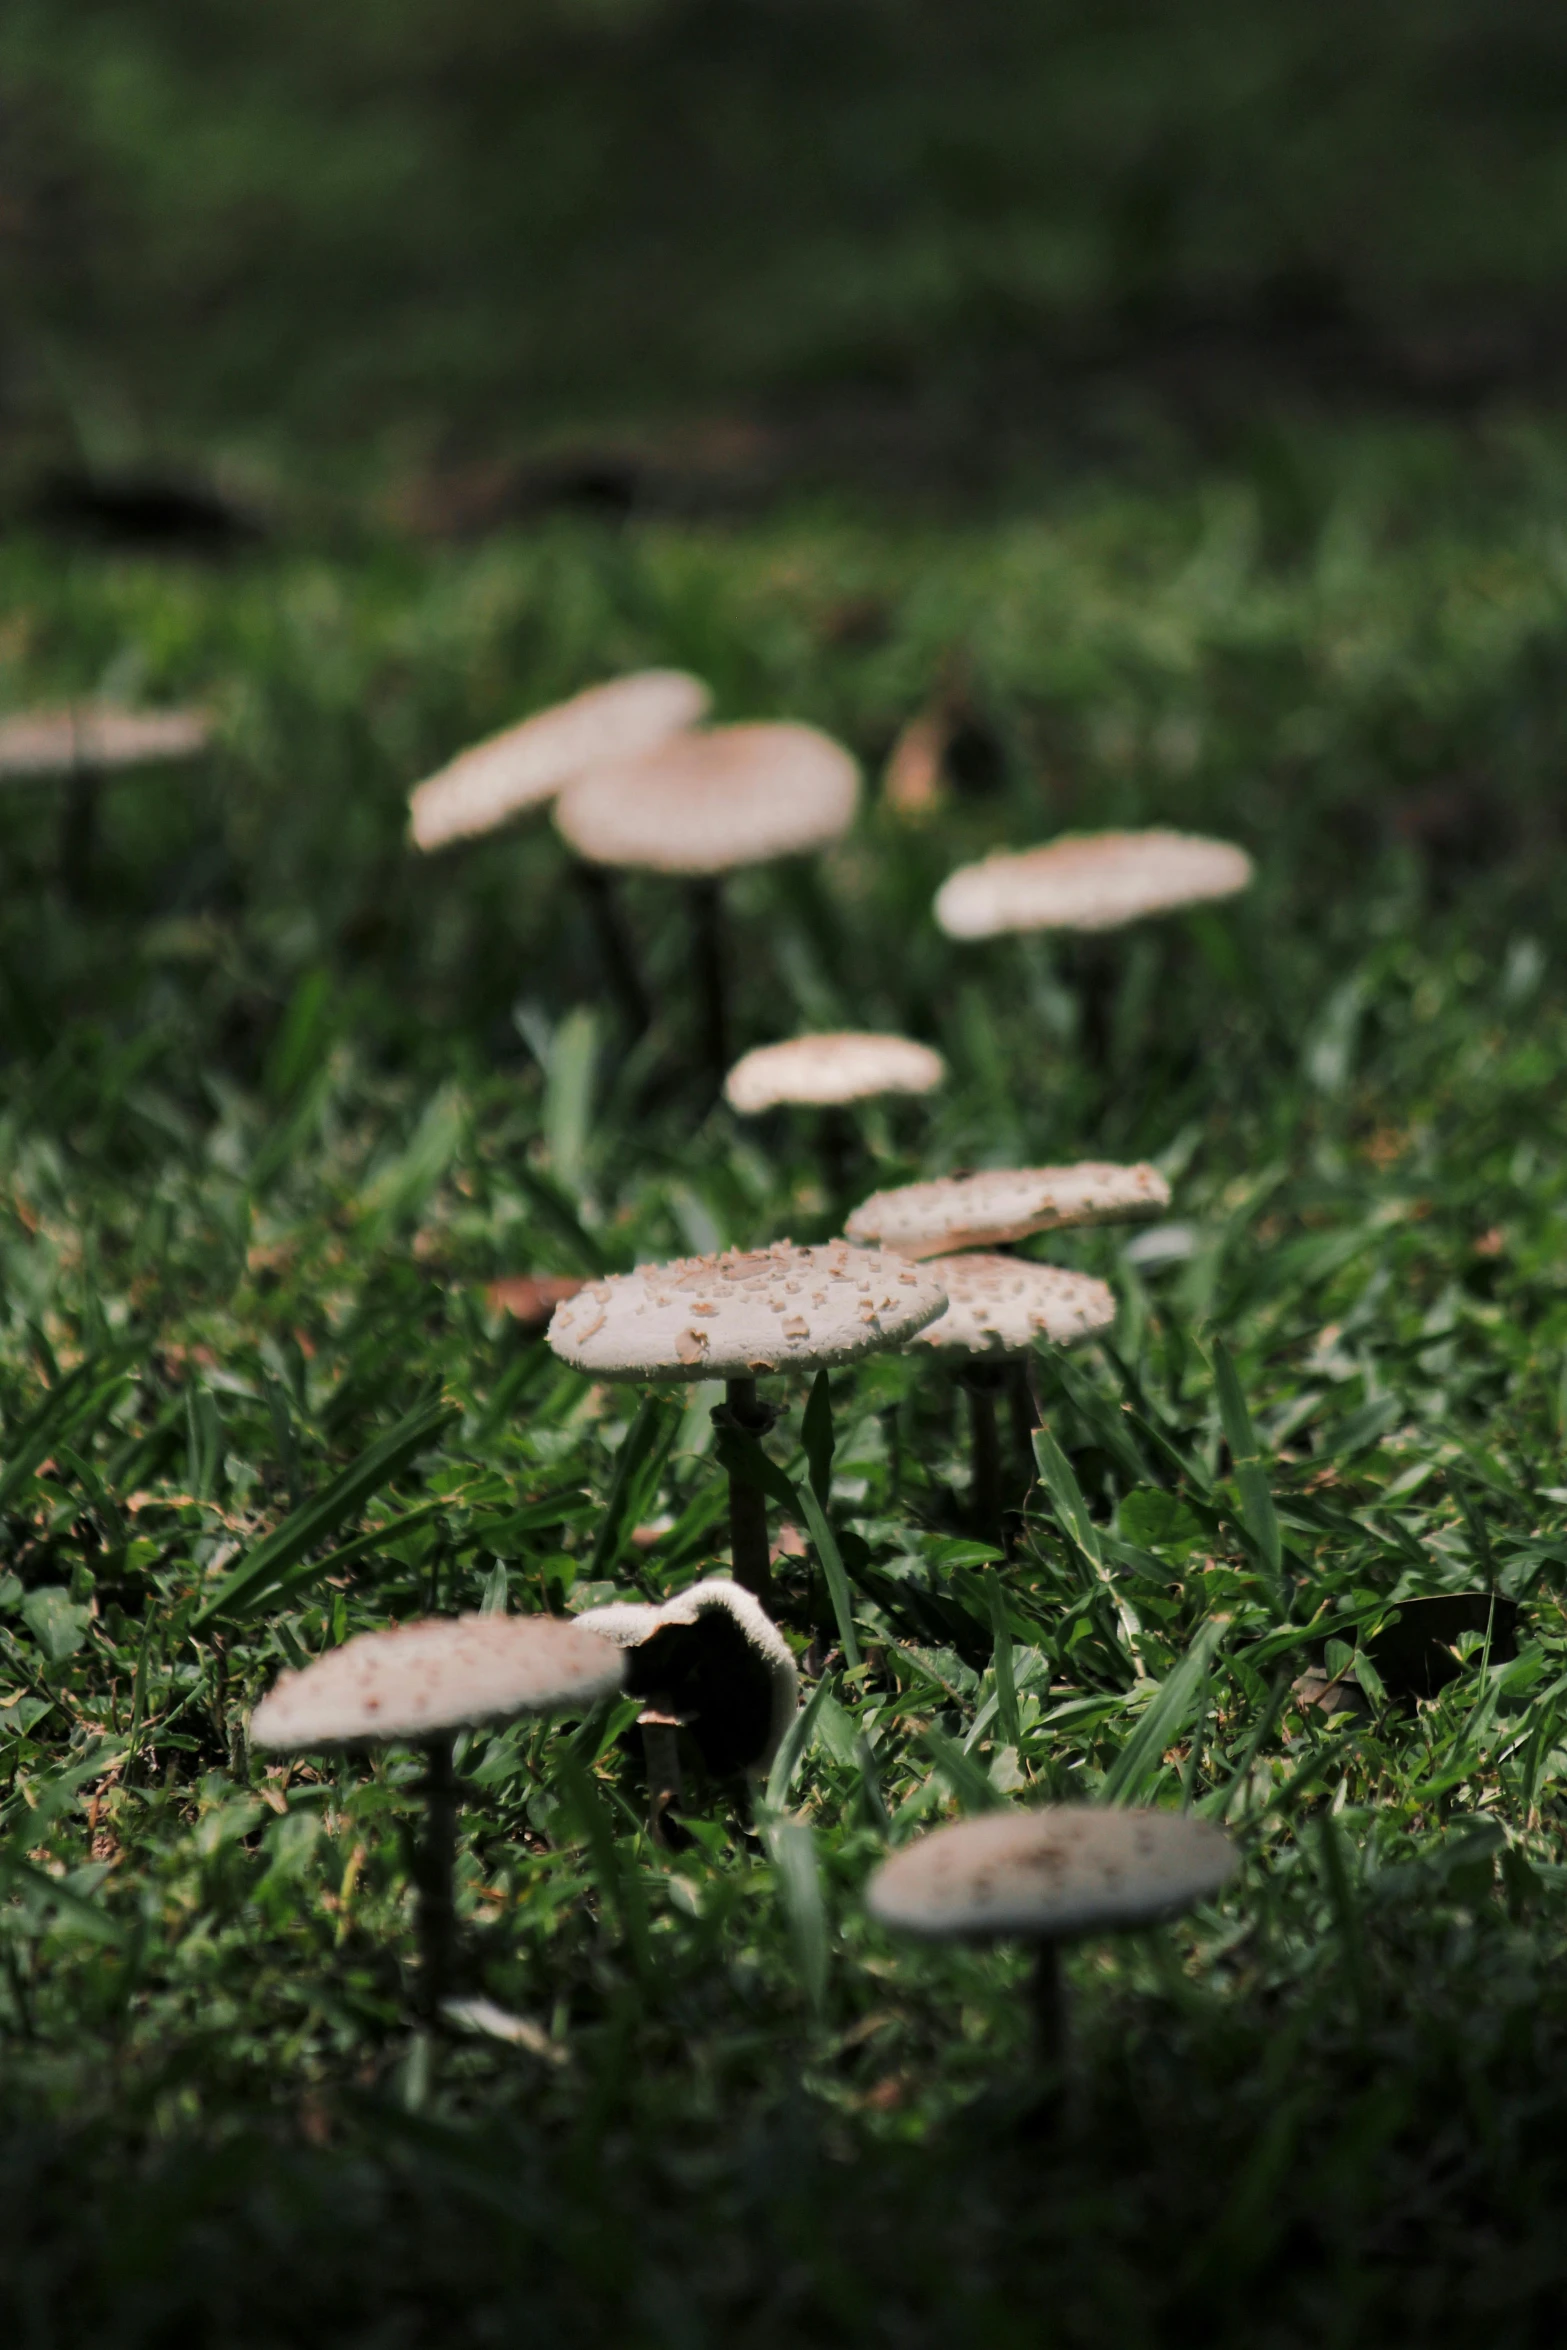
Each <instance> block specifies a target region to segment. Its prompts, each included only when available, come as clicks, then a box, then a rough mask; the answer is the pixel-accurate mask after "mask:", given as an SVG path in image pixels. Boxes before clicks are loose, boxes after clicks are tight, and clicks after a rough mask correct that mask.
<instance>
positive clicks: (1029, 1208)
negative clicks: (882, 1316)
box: [844, 1160, 1170, 1257]
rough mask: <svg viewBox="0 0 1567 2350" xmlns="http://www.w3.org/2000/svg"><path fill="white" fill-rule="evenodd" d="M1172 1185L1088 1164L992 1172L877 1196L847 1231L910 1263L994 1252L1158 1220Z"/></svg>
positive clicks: (1153, 1173) (1132, 1170) (1149, 1172)
mask: <svg viewBox="0 0 1567 2350" xmlns="http://www.w3.org/2000/svg"><path fill="white" fill-rule="evenodd" d="M1169 1204H1170V1186H1169V1185H1168V1183H1166V1181H1165V1179H1164V1177H1163V1176H1162V1175H1161V1174H1160V1172H1159V1170H1158V1168H1157V1167H1150V1166H1148V1165H1147V1164H1146V1163H1139V1164H1137V1165H1134V1166H1127V1167H1118V1166H1112V1165H1108V1164H1105V1163H1103V1162H1098V1161H1094V1160H1084V1161H1082V1162H1081V1163H1080V1164H1079V1165H1077V1166H1073V1167H987V1168H985V1169H983V1170H981V1172H980V1173H979V1174H977V1175H942V1176H938V1177H936V1178H935V1179H934V1180H933V1181H931V1182H928V1183H905V1184H901V1185H900V1186H899V1187H898V1188H897V1190H895V1191H874V1192H872V1193H871V1196H870V1198H869V1199H865V1200H862V1201H861V1202H860V1204H859V1206H858V1207H857V1208H856V1209H855V1211H854V1213H853V1214H852V1215H851V1216H850V1218H849V1220H848V1222H847V1223H846V1224H845V1226H844V1232H845V1234H846V1235H847V1237H848V1238H849V1239H850V1240H853V1241H874V1242H878V1243H879V1244H880V1245H881V1246H882V1247H883V1248H890V1249H896V1251H897V1252H898V1254H899V1255H900V1256H905V1257H937V1256H948V1255H951V1254H952V1253H953V1252H954V1251H955V1250H958V1249H971V1248H987V1247H988V1248H994V1247H996V1246H997V1245H998V1244H999V1243H1000V1242H1002V1241H1007V1240H1025V1239H1027V1237H1028V1236H1029V1234H1030V1233H1034V1232H1059V1231H1063V1230H1065V1229H1066V1227H1067V1226H1069V1225H1075V1224H1115V1223H1123V1222H1126V1221H1127V1220H1128V1219H1130V1218H1133V1217H1139V1216H1157V1215H1160V1214H1162V1213H1163V1211H1164V1210H1165V1209H1166V1208H1167V1207H1168V1206H1169Z"/></svg>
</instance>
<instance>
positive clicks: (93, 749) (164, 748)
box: [0, 702, 212, 776]
mask: <svg viewBox="0 0 1567 2350" xmlns="http://www.w3.org/2000/svg"><path fill="white" fill-rule="evenodd" d="M211 733H212V722H211V720H210V719H209V718H208V716H207V714H206V712H205V711H204V710H122V709H119V708H117V707H116V706H115V705H114V704H113V703H112V702H78V703H75V704H74V705H72V706H71V707H70V708H67V709H61V710H26V711H23V712H21V713H20V714H19V715H18V716H17V717H15V718H0V776H3V775H11V776H25V775H67V774H69V773H71V771H72V770H73V769H75V768H78V767H96V768H108V767H141V766H149V765H151V763H152V762H153V761H154V760H157V759H192V758H194V757H195V756H196V754H197V752H198V751H204V750H205V749H206V747H207V743H208V740H209V738H210V736H211Z"/></svg>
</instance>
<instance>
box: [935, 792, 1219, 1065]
mask: <svg viewBox="0 0 1567 2350" xmlns="http://www.w3.org/2000/svg"><path fill="white" fill-rule="evenodd" d="M1253 871H1254V868H1253V865H1252V861H1251V859H1250V857H1248V856H1247V854H1246V851H1245V850H1244V849H1239V848H1236V847H1235V846H1234V845H1233V844H1232V843H1231V842H1229V841H1223V840H1204V839H1202V838H1200V837H1199V836H1198V835H1197V834H1195V833H1187V832H1085V833H1066V834H1064V835H1063V836H1062V837H1061V838H1060V839H1059V840H1053V841H1050V842H1048V843H1047V844H1046V845H1045V846H1044V847H1043V848H1037V849H1023V850H1002V851H998V852H997V853H996V854H995V855H993V856H989V857H985V858H983V859H982V860H981V861H980V863H979V864H977V865H962V866H960V867H959V868H958V870H957V872H955V873H951V874H949V875H948V876H947V879H946V880H945V881H944V882H943V883H942V885H941V888H940V889H939V890H938V891H937V893H936V903H935V913H936V920H937V922H938V924H939V925H940V927H941V928H942V929H943V930H944V931H945V932H946V933H947V936H948V937H949V938H958V939H977V938H996V937H999V936H1001V935H1002V934H1003V933H1005V932H1009V931H1029V930H1065V931H1076V932H1078V933H1090V934H1092V933H1097V932H1101V931H1106V930H1119V929H1120V928H1121V927H1122V926H1123V925H1124V924H1126V923H1128V922H1137V921H1141V920H1142V919H1143V918H1144V917H1145V916H1147V915H1150V914H1171V913H1175V912H1177V911H1179V910H1180V908H1182V907H1185V906H1200V905H1207V904H1210V903H1212V902H1213V901H1214V900H1215V899H1218V898H1229V897H1234V896H1235V895H1236V894H1237V892H1238V891H1240V890H1243V889H1246V888H1248V887H1249V886H1250V883H1251V880H1252V876H1253ZM1077 964H1078V978H1079V982H1080V985H1081V989H1082V1000H1083V1016H1084V1026H1085V1030H1086V1034H1087V1042H1088V1048H1089V1051H1090V1053H1091V1055H1092V1057H1093V1059H1094V1060H1095V1061H1096V1062H1098V1063H1100V1064H1101V1065H1103V1063H1104V1062H1105V1060H1106V1059H1107V1057H1108V1047H1109V1018H1110V981H1111V973H1110V967H1109V966H1108V965H1107V963H1106V961H1105V960H1104V958H1103V956H1102V955H1100V954H1097V953H1095V952H1093V951H1092V950H1091V949H1090V948H1088V947H1083V948H1080V949H1079V951H1078V956H1077Z"/></svg>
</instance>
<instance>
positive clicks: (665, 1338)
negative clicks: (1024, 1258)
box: [549, 1240, 946, 1381]
mask: <svg viewBox="0 0 1567 2350" xmlns="http://www.w3.org/2000/svg"><path fill="white" fill-rule="evenodd" d="M911 1276H912V1278H911ZM945 1303H946V1292H945V1290H944V1289H943V1288H942V1286H941V1284H940V1282H939V1281H936V1280H934V1279H933V1278H932V1276H931V1275H930V1274H928V1273H927V1272H926V1271H925V1270H924V1268H923V1266H918V1265H913V1264H911V1263H910V1262H909V1261H908V1259H907V1258H904V1257H898V1256H893V1255H890V1254H889V1253H887V1252H886V1251H885V1250H881V1249H863V1248H850V1247H849V1245H848V1243H847V1241H842V1240H831V1241H826V1242H824V1243H822V1244H821V1245H820V1246H819V1247H815V1248H796V1247H795V1246H794V1243H793V1242H792V1241H788V1240H778V1241H775V1242H774V1243H773V1245H772V1247H771V1248H761V1249H751V1250H740V1249H729V1250H727V1251H726V1252H725V1254H724V1255H723V1256H715V1257H677V1258H676V1259H675V1260H674V1262H673V1263H672V1264H667V1265H639V1266H638V1267H637V1270H636V1271H635V1272H634V1273H615V1274H611V1275H610V1277H609V1278H608V1279H607V1280H605V1281H590V1282H589V1283H588V1285H587V1287H586V1288H585V1289H584V1290H582V1291H581V1292H580V1293H579V1294H578V1295H577V1296H576V1297H574V1298H572V1299H570V1300H569V1301H568V1302H567V1303H566V1304H565V1305H563V1306H561V1307H559V1308H558V1309H557V1311H556V1314H555V1318H554V1320H553V1321H552V1322H551V1324H550V1327H549V1342H550V1344H551V1346H552V1347H553V1348H554V1349H555V1352H556V1353H557V1354H558V1355H559V1356H560V1357H561V1358H562V1360H563V1361H565V1362H568V1363H574V1364H575V1365H576V1367H577V1369H578V1370H579V1371H591V1372H592V1373H593V1375H594V1377H595V1378H597V1379H648V1380H654V1381H661V1380H671V1379H743V1378H746V1377H748V1376H753V1375H756V1374H765V1373H767V1372H771V1371H786V1370H789V1369H800V1370H812V1369H815V1368H817V1367H819V1366H820V1365H821V1364H823V1363H828V1364H831V1363H852V1362H855V1361H857V1360H858V1358H859V1357H860V1356H861V1355H868V1354H876V1353H879V1352H881V1351H882V1350H883V1349H885V1348H888V1347H898V1346H902V1345H903V1344H904V1342H905V1341H906V1340H907V1339H910V1338H912V1337H913V1335H914V1333H915V1331H916V1330H922V1329H923V1328H924V1326H925V1324H926V1323H927V1322H933V1321H934V1320H935V1318H936V1316H937V1315H938V1314H939V1313H940V1312H941V1309H942V1307H943V1306H944V1305H945Z"/></svg>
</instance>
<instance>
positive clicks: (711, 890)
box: [555, 724, 860, 1094]
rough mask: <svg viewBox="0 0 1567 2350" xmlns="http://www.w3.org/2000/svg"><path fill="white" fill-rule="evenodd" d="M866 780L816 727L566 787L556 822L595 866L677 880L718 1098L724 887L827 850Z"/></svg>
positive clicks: (723, 1021)
mask: <svg viewBox="0 0 1567 2350" xmlns="http://www.w3.org/2000/svg"><path fill="white" fill-rule="evenodd" d="M859 789H860V778H859V769H858V768H857V767H856V765H855V763H854V761H853V759H852V758H851V757H850V756H849V753H848V752H847V751H846V750H844V749H843V747H842V746H841V744H838V743H835V742H833V741H832V740H831V739H830V738H829V737H828V736H827V735H825V734H820V733H818V732H817V730H816V728H815V727H812V726H795V725H776V724H765V725H756V724H753V725H746V726H716V727H713V728H712V729H710V730H709V731H708V732H706V733H692V734H685V735H680V736H677V737H675V738H674V739H673V740H671V741H668V742H664V743H661V744H658V745H657V746H656V747H655V748H653V749H652V750H649V751H645V752H643V753H642V754H640V755H639V756H638V757H635V758H627V759H621V760H618V761H613V762H607V763H605V764H604V765H602V766H597V767H594V768H593V769H592V770H591V771H589V772H588V773H586V774H584V775H581V776H579V777H578V778H577V780H576V781H575V782H574V783H572V784H570V785H568V787H567V788H566V790H564V791H563V792H562V793H561V795H560V798H559V799H558V800H557V802H556V804H555V822H556V825H557V827H558V829H559V831H560V832H561V833H562V835H563V836H564V838H565V839H566V841H567V842H568V843H569V844H570V846H571V847H572V848H574V849H575V850H576V852H577V854H578V855H579V856H580V857H584V858H586V859H587V861H588V863H589V864H591V865H596V866H607V867H613V868H615V869H616V870H619V871H626V870H636V871H640V872H647V873H664V874H671V875H676V876H679V877H682V878H683V879H685V880H686V881H687V882H688V884H689V885H690V899H691V920H692V947H693V955H694V960H695V966H696V980H697V992H698V996H699V999H700V1002H701V1005H702V1015H703V1026H704V1040H703V1041H704V1049H705V1058H706V1062H707V1066H708V1070H709V1073H710V1075H711V1079H712V1086H713V1091H714V1092H715V1094H716V1093H717V1091H718V1089H719V1087H720V1086H721V1085H722V1083H723V1078H724V1072H725V1070H726V1069H727V1067H728V1065H729V1050H728V1025H729V1022H728V1009H727V1004H726V1000H725V980H724V949H723V938H722V931H721V922H720V911H721V910H720V901H719V887H720V883H721V880H722V877H723V875H724V874H726V873H731V872H734V871H736V870H737V869H738V868H739V867H741V866H744V865H765V864H768V863H770V862H771V861H772V860H773V859H774V858H777V857H796V856H801V855H804V854H805V853H806V852H807V851H808V850H811V849H819V848H824V847H826V846H827V844H828V843H829V842H830V841H834V840H836V839H837V838H838V836H839V835H840V833H842V832H844V831H846V830H847V828H848V826H849V825H850V823H851V822H852V821H853V818H854V812H855V808H856V806H857V805H858V802H859Z"/></svg>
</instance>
